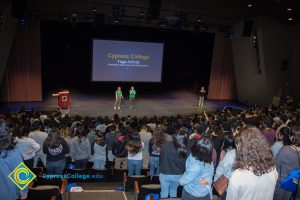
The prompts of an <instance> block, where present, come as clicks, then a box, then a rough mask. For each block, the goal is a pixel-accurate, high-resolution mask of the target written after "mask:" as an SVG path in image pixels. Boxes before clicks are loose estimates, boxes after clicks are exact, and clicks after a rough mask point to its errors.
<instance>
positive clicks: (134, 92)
mask: <svg viewBox="0 0 300 200" xmlns="http://www.w3.org/2000/svg"><path fill="white" fill-rule="evenodd" d="M135 95H136V91H135V89H134V87H133V86H131V88H130V90H129V105H130V106H129V109H131V108H133V101H134V99H135Z"/></svg>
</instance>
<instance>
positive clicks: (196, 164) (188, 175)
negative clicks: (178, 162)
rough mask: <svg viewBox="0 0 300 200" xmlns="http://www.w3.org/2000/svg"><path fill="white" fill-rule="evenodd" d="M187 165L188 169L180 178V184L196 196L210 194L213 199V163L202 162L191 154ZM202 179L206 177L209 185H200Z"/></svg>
mask: <svg viewBox="0 0 300 200" xmlns="http://www.w3.org/2000/svg"><path fill="white" fill-rule="evenodd" d="M185 167H186V171H185V172H184V174H183V176H182V178H181V179H180V180H179V183H180V185H183V186H184V189H185V191H186V192H188V193H189V194H191V195H192V196H194V197H204V196H206V195H207V194H209V195H210V199H212V189H211V184H212V178H213V173H214V165H213V163H211V164H207V163H204V162H201V161H199V160H197V159H196V158H195V157H193V156H192V155H191V154H190V156H189V157H188V158H187V160H186V162H185ZM200 179H206V180H207V181H208V185H200V184H199V180H200Z"/></svg>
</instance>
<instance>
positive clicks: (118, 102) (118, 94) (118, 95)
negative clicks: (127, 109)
mask: <svg viewBox="0 0 300 200" xmlns="http://www.w3.org/2000/svg"><path fill="white" fill-rule="evenodd" d="M115 96H116V101H115V106H114V109H117V108H118V110H120V105H121V101H122V99H124V98H123V95H122V91H121V87H118V88H117V90H116V92H115Z"/></svg>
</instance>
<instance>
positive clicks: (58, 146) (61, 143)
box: [43, 128, 70, 175]
mask: <svg viewBox="0 0 300 200" xmlns="http://www.w3.org/2000/svg"><path fill="white" fill-rule="evenodd" d="M43 152H44V154H46V155H47V156H46V160H47V162H46V167H47V173H48V174H51V175H62V174H63V170H64V168H65V166H66V155H67V154H68V153H69V152H70V149H69V146H68V144H67V142H66V141H65V139H64V138H62V137H61V133H60V131H59V130H58V129H57V128H52V129H51V131H50V133H49V134H48V137H47V139H46V140H45V142H44V144H43Z"/></svg>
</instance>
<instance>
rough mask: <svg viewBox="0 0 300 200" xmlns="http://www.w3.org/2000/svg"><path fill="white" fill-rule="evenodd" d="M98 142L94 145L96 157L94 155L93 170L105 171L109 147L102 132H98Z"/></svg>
mask: <svg viewBox="0 0 300 200" xmlns="http://www.w3.org/2000/svg"><path fill="white" fill-rule="evenodd" d="M95 135H96V141H95V144H94V148H93V149H94V155H93V162H94V165H93V169H105V165H106V155H107V148H106V147H107V145H106V143H105V138H104V135H103V133H101V132H100V131H97V132H96V134H95Z"/></svg>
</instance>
